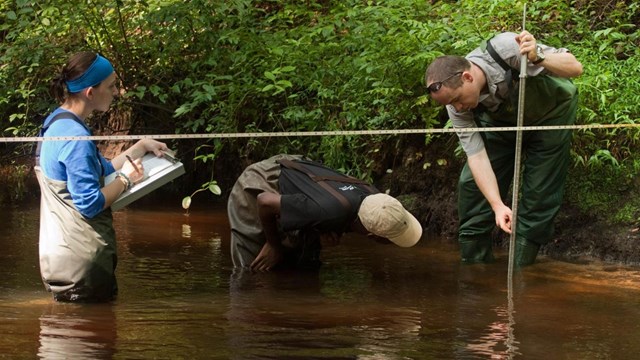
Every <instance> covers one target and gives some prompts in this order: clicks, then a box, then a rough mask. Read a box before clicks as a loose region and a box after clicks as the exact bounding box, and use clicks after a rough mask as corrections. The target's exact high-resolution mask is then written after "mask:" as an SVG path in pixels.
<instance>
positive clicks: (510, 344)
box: [506, 3, 527, 358]
mask: <svg viewBox="0 0 640 360" xmlns="http://www.w3.org/2000/svg"><path fill="white" fill-rule="evenodd" d="M526 17H527V4H526V3H525V4H524V7H523V10H522V31H524V30H525V20H526ZM526 79H527V54H523V55H521V56H520V84H519V87H518V117H517V128H518V130H516V148H515V160H514V164H513V200H512V201H511V203H512V205H511V210H512V211H511V214H512V215H511V216H512V217H511V237H510V239H509V270H508V275H507V297H508V299H507V313H508V317H509V326H508V334H507V344H506V345H507V352H508V353H509V358H512V357H513V356H514V355H515V352H516V350H517V347H516V342H515V337H514V334H513V332H514V325H515V319H514V316H513V314H514V306H513V267H514V262H515V254H516V234H517V226H516V225H517V219H518V193H519V192H520V158H521V153H522V130H520V129H521V128H522V126H523V125H524V93H525V85H526Z"/></svg>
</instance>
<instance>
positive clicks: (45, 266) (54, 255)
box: [34, 113, 118, 302]
mask: <svg viewBox="0 0 640 360" xmlns="http://www.w3.org/2000/svg"><path fill="white" fill-rule="evenodd" d="M57 118H74V116H73V115H69V113H66V114H61V115H60V116H57ZM57 118H54V119H52V121H50V123H49V125H50V124H51V123H53V122H54V121H55V120H57ZM74 120H76V121H80V120H78V119H74ZM44 131H46V128H44V129H43V131H42V132H41V135H40V136H42V134H43V133H44ZM39 148H40V147H38V149H39ZM96 151H97V150H96ZM39 156H40V153H39V150H38V151H37V153H36V159H37V160H36V166H35V168H34V170H35V173H36V177H37V179H38V184H39V185H40V192H41V199H40V243H39V254H40V274H41V276H42V281H43V282H44V285H45V288H46V289H47V290H48V291H50V292H51V293H52V294H53V298H54V299H55V300H57V301H76V302H101V301H109V300H111V299H113V298H114V297H115V295H116V294H117V292H118V287H117V283H116V278H115V269H116V264H117V255H116V235H115V230H114V229H113V217H112V214H111V210H110V209H107V210H104V211H102V212H101V213H100V214H99V215H97V216H96V217H94V218H93V219H88V218H85V217H84V216H83V215H82V214H80V212H79V211H78V210H77V209H76V207H75V205H74V204H73V200H72V199H71V194H69V190H68V189H67V183H66V182H65V181H58V180H53V179H49V178H47V177H46V176H45V175H44V174H43V172H42V169H41V168H40V166H39ZM101 183H102V180H101Z"/></svg>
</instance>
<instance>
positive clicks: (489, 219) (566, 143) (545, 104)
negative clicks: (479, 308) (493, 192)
mask: <svg viewBox="0 0 640 360" xmlns="http://www.w3.org/2000/svg"><path fill="white" fill-rule="evenodd" d="M517 95H518V94H517V91H512V96H511V99H509V100H506V101H505V102H503V104H502V105H501V106H500V108H499V109H498V111H496V112H493V113H491V112H488V111H483V112H480V111H479V112H477V113H476V115H475V121H476V124H477V125H478V126H479V127H487V128H488V127H501V126H515V125H516V120H517V119H516V115H517V104H518V99H517ZM526 96H527V101H526V104H525V110H524V116H525V118H524V123H525V125H537V126H541V125H570V124H573V123H575V119H576V110H577V102H578V96H577V90H576V87H575V86H574V85H573V83H572V82H571V81H570V80H568V79H564V78H557V77H552V76H544V75H540V76H535V77H531V78H527V83H526ZM482 137H483V140H484V144H485V148H486V150H487V153H488V156H489V159H490V161H491V167H492V168H493V171H494V173H495V175H496V178H497V181H498V187H499V188H500V195H501V196H502V198H503V199H506V198H507V196H508V193H509V188H510V186H511V182H512V180H513V173H514V169H513V166H514V157H515V146H514V144H515V138H516V133H515V132H511V131H496V132H482ZM570 145H571V130H541V131H524V132H523V143H522V159H523V160H522V165H523V171H522V179H521V197H520V201H519V208H518V219H517V222H516V223H517V227H518V228H517V233H516V235H517V238H516V258H515V264H516V265H517V266H523V265H529V264H532V263H533V262H534V261H535V259H536V256H537V254H538V250H539V248H540V245H544V244H546V243H548V242H549V240H550V239H551V236H552V234H553V220H554V218H555V216H556V214H557V213H558V210H559V208H560V205H561V202H562V197H563V195H564V184H565V180H566V175H567V170H568V167H569V160H570V159H569V150H570ZM458 196H459V197H458V214H459V217H460V227H459V234H458V235H459V238H458V239H459V241H460V251H461V255H462V261H463V262H464V263H483V262H491V261H493V260H494V258H493V253H492V249H491V246H492V238H491V233H492V231H493V230H494V229H495V215H494V214H493V211H492V210H491V207H490V206H489V203H488V202H487V200H486V199H485V198H484V196H483V195H482V193H481V192H480V190H479V189H478V187H477V185H476V183H475V180H474V179H473V175H472V174H471V171H470V169H469V167H468V165H465V166H464V168H463V170H462V173H461V174H460V180H459V183H458Z"/></svg>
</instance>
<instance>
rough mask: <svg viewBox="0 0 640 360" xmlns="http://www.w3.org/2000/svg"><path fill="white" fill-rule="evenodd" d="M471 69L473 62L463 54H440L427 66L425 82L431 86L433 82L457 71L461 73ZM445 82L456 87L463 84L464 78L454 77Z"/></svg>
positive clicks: (451, 86) (453, 87)
mask: <svg viewBox="0 0 640 360" xmlns="http://www.w3.org/2000/svg"><path fill="white" fill-rule="evenodd" d="M469 69H471V63H470V62H469V60H467V59H465V58H463V57H462V56H455V55H444V56H439V57H437V58H435V60H433V62H431V64H430V65H429V67H428V68H427V71H426V72H425V74H424V84H425V86H429V85H430V84H431V83H434V82H436V81H442V80H443V79H446V78H448V77H450V76H451V75H453V74H455V73H458V72H460V73H461V72H463V71H468V70H469ZM445 83H446V84H447V86H448V87H450V88H452V89H456V88H458V87H459V86H461V85H462V80H461V78H460V77H452V78H451V79H450V80H448V81H446V82H445Z"/></svg>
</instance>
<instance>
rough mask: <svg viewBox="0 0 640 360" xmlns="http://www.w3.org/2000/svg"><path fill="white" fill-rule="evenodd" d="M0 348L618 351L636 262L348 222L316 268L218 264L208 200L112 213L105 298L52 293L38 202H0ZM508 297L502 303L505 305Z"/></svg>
mask: <svg viewBox="0 0 640 360" xmlns="http://www.w3.org/2000/svg"><path fill="white" fill-rule="evenodd" d="M1 211H2V213H1V215H2V219H3V227H2V228H3V231H2V232H0V245H1V251H0V266H1V268H2V270H1V272H0V274H2V280H1V281H0V357H3V358H12V359H13V358H16V359H36V358H44V359H61V358H68V359H508V358H515V359H633V358H638V354H640V341H638V340H637V336H638V335H640V300H639V299H640V272H639V270H640V269H638V268H625V267H621V266H616V265H605V264H596V263H594V264H582V265H575V264H567V263H562V262H557V261H553V260H550V259H546V258H542V259H541V261H540V262H539V263H538V264H536V265H534V266H531V267H529V268H526V269H525V270H523V271H517V272H516V273H515V276H514V282H513V289H514V292H513V307H512V308H510V307H508V301H507V300H508V297H507V259H506V254H499V255H500V256H499V260H498V262H497V263H495V264H491V265H474V266H462V265H460V264H459V261H458V254H457V249H456V247H455V245H453V244H452V243H451V241H449V240H443V239H439V238H436V237H429V236H425V237H424V238H423V240H422V241H421V243H419V245H418V246H416V247H414V248H411V249H402V248H398V247H395V246H393V245H382V244H377V243H371V242H369V241H367V240H366V239H362V238H359V237H351V238H348V239H345V240H344V241H343V243H342V244H341V245H339V246H336V247H332V248H327V249H325V250H323V260H324V266H323V267H322V269H321V271H320V272H318V273H302V274H294V273H271V274H238V273H235V274H234V273H233V271H232V267H231V263H230V259H229V255H228V252H229V235H228V232H229V228H228V223H227V218H226V214H225V211H224V209H211V210H192V211H191V214H190V215H189V216H185V214H184V211H183V210H182V209H181V208H179V206H173V207H172V208H161V207H157V208H151V207H149V206H147V207H146V208H145V209H128V210H124V211H121V212H117V213H115V224H116V230H117V234H118V252H119V264H118V272H117V275H118V280H119V287H120V295H119V297H118V299H117V301H115V302H113V303H110V304H101V305H74V304H60V303H54V302H53V301H52V300H51V298H50V295H49V294H48V293H46V292H45V290H44V287H43V286H42V284H41V282H40V278H39V270H38V211H39V210H38V206H37V205H35V206H32V207H30V208H20V209H10V208H4V209H2V210H1ZM511 310H512V311H511Z"/></svg>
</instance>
